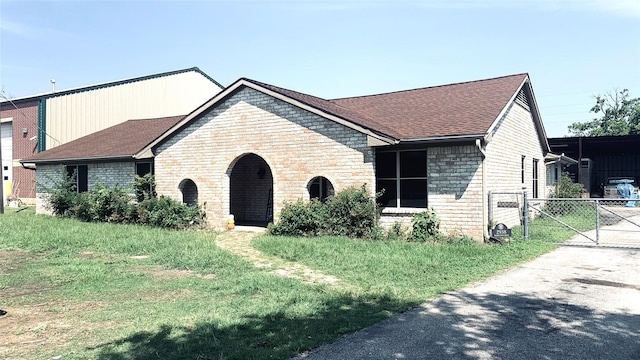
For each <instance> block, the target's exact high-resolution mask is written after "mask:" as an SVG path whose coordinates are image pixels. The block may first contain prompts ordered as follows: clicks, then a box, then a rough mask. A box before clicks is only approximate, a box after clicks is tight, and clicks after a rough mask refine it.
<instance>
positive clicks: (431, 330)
mask: <svg viewBox="0 0 640 360" xmlns="http://www.w3.org/2000/svg"><path fill="white" fill-rule="evenodd" d="M296 359H616V360H618V359H636V360H637V359H640V250H639V249H638V248H603V247H597V248H595V247H576V246H563V247H560V248H558V249H557V250H555V251H552V252H550V253H548V254H545V255H543V256H541V257H539V258H537V259H535V260H533V261H531V262H529V263H526V264H523V265H522V266H519V267H517V268H514V269H511V270H508V271H506V272H504V273H501V274H499V275H497V276H494V277H492V278H490V279H488V280H486V281H483V282H480V283H477V284H474V285H472V286H470V287H467V288H465V289H462V290H460V291H456V292H452V293H449V294H447V295H444V296H441V297H439V298H436V299H434V300H433V301H430V302H428V303H425V304H423V305H421V306H419V307H416V308H414V309H412V310H410V311H407V312H405V313H403V314H400V315H398V316H395V317H393V318H391V319H388V320H386V321H383V322H381V323H379V324H377V325H374V326H372V327H369V328H366V329H363V330H361V331H359V332H357V333H355V334H351V335H348V336H345V337H343V338H341V339H339V340H337V341H336V342H334V343H332V344H328V345H325V346H322V347H319V348H317V349H314V350H313V351H310V352H308V353H304V354H301V355H299V356H298V357H296Z"/></svg>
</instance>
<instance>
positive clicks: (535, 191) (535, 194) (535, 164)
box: [532, 159, 538, 199]
mask: <svg viewBox="0 0 640 360" xmlns="http://www.w3.org/2000/svg"><path fill="white" fill-rule="evenodd" d="M532 179H533V184H532V186H533V189H532V191H533V198H534V199H537V198H538V159H533V170H532Z"/></svg>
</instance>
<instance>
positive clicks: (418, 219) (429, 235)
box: [411, 209, 440, 242]
mask: <svg viewBox="0 0 640 360" xmlns="http://www.w3.org/2000/svg"><path fill="white" fill-rule="evenodd" d="M411 224H412V225H413V229H412V230H413V231H412V233H411V239H412V240H413V241H418V242H425V241H433V242H436V241H437V240H438V236H439V235H440V230H439V228H440V219H439V218H438V217H437V216H436V213H435V211H434V210H433V209H431V210H427V211H423V212H421V213H419V214H415V215H413V218H412V219H411Z"/></svg>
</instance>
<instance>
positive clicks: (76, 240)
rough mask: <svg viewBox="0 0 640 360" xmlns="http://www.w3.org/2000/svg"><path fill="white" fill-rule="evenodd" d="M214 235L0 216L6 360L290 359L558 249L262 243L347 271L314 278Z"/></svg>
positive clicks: (273, 251) (10, 212)
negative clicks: (291, 273)
mask: <svg viewBox="0 0 640 360" xmlns="http://www.w3.org/2000/svg"><path fill="white" fill-rule="evenodd" d="M215 237H216V234H215V233H212V232H205V231H184V232H176V231H167V230H160V229H152V228H148V227H141V226H128V225H112V224H94V223H82V222H78V221H74V220H68V219H58V218H53V217H48V216H37V215H35V214H34V213H33V210H32V209H28V210H24V211H19V212H18V211H16V210H14V209H7V211H6V214H4V215H0V294H1V297H0V308H2V309H5V310H7V311H8V312H9V314H8V315H6V316H4V317H1V318H0V328H2V334H3V336H2V337H3V341H2V342H0V354H1V356H2V357H3V358H6V359H24V358H28V359H49V358H52V357H55V356H62V358H63V359H87V358H92V359H156V358H163V359H269V358H272V359H284V358H288V357H290V356H292V355H294V354H296V353H298V352H300V351H303V350H306V349H310V348H313V347H316V346H318V345H321V344H324V343H327V342H330V341H332V340H334V339H336V338H337V337H339V336H341V335H342V334H346V333H350V332H353V331H356V330H358V329H361V328H363V327H366V326H369V325H372V324H374V323H376V322H378V321H380V320H382V319H384V318H387V317H389V316H391V315H393V314H395V313H397V312H400V311H403V310H405V309H408V308H410V307H412V306H414V305H416V304H418V303H421V302H423V301H425V300H428V299H429V298H432V297H433V296H436V295H438V294H441V293H443V292H445V291H448V290H452V289H455V288H459V287H461V286H464V285H466V284H468V283H470V282H473V281H476V280H479V279H481V278H483V277H486V276H489V275H492V274H495V273H496V272H498V271H500V270H501V269H504V268H507V267H510V266H513V265H515V264H518V263H521V262H523V261H526V260H528V259H531V258H533V257H535V256H538V255H540V254H542V253H544V252H546V251H548V250H550V249H552V248H553V247H554V245H553V244H549V243H543V242H524V241H519V242H514V243H512V244H510V245H507V246H479V245H471V246H462V245H425V244H416V243H404V242H366V241H361V240H350V239H346V238H329V237H327V238H317V239H304V238H284V237H266V236H265V237H261V238H258V239H255V240H254V242H253V244H254V245H255V247H256V248H258V249H260V250H261V251H263V252H265V253H268V254H270V255H272V256H274V257H279V258H282V259H285V260H289V261H295V262H299V263H303V264H305V265H307V266H309V267H311V268H314V269H318V270H321V271H322V272H324V273H326V274H329V275H334V276H336V277H338V278H340V279H341V281H340V282H339V283H338V284H336V285H333V286H332V285H309V284H305V283H303V282H301V281H298V280H295V279H289V278H283V277H279V276H276V275H273V274H272V273H270V272H269V269H260V268H256V267H254V266H253V265H252V264H250V263H248V262H246V261H245V260H243V259H242V258H239V257H237V256H235V255H232V254H230V253H228V252H225V251H223V250H221V249H219V248H218V247H217V246H216V245H215V241H214V240H215Z"/></svg>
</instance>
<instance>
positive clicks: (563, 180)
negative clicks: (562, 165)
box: [549, 172, 585, 199]
mask: <svg viewBox="0 0 640 360" xmlns="http://www.w3.org/2000/svg"><path fill="white" fill-rule="evenodd" d="M584 191H585V190H584V186H582V184H578V183H575V182H573V180H571V177H569V174H568V173H567V172H563V173H562V175H561V177H560V184H557V185H556V187H555V189H553V191H552V192H551V193H550V194H549V197H550V198H561V199H575V198H580V197H582V194H584Z"/></svg>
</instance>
